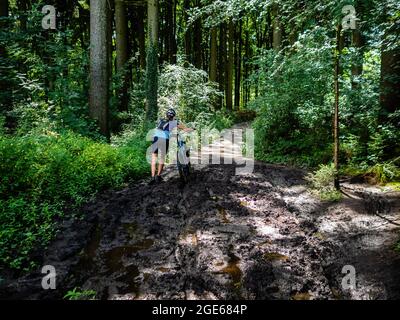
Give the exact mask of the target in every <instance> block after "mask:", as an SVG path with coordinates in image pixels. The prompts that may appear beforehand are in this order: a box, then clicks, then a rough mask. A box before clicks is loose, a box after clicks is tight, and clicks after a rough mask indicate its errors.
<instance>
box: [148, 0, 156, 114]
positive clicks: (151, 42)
mask: <svg viewBox="0 0 400 320" xmlns="http://www.w3.org/2000/svg"><path fill="white" fill-rule="evenodd" d="M147 22H148V27H147V29H148V48H147V63H146V92H147V104H146V108H147V110H146V120H147V121H154V120H156V118H157V113H158V105H157V91H158V0H148V2H147Z"/></svg>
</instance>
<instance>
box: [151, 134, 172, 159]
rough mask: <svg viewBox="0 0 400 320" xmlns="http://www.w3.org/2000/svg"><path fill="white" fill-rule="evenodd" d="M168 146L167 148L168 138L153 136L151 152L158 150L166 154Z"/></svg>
mask: <svg viewBox="0 0 400 320" xmlns="http://www.w3.org/2000/svg"><path fill="white" fill-rule="evenodd" d="M168 148H169V139H164V138H160V137H154V139H153V144H152V145H151V152H152V153H157V154H158V152H160V153H161V154H162V155H166V154H167V153H168Z"/></svg>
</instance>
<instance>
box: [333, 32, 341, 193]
mask: <svg viewBox="0 0 400 320" xmlns="http://www.w3.org/2000/svg"><path fill="white" fill-rule="evenodd" d="M341 31H342V29H341V25H338V26H337V30H336V50H335V74H334V86H335V108H334V119H333V139H334V151H333V162H334V166H335V170H336V174H335V181H334V183H335V188H336V190H339V189H340V185H339V174H338V171H339V75H340V53H341Z"/></svg>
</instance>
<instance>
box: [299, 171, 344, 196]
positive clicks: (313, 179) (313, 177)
mask: <svg viewBox="0 0 400 320" xmlns="http://www.w3.org/2000/svg"><path fill="white" fill-rule="evenodd" d="M335 175H336V170H335V168H334V166H333V164H330V165H321V166H320V167H319V169H318V170H317V171H315V172H313V173H309V174H308V175H307V176H306V180H307V181H308V182H309V183H310V185H311V188H312V192H313V193H314V194H316V195H317V196H319V197H320V198H321V200H324V201H339V200H340V199H341V198H342V194H341V193H340V191H337V190H336V189H335V187H334V178H335Z"/></svg>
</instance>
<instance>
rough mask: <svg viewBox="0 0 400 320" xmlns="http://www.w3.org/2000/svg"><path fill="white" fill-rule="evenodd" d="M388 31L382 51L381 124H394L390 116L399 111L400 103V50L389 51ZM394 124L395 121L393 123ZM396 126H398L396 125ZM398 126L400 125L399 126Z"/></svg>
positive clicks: (397, 48) (389, 32)
mask: <svg viewBox="0 0 400 320" xmlns="http://www.w3.org/2000/svg"><path fill="white" fill-rule="evenodd" d="M391 33H392V31H388V32H387V33H386V34H385V36H384V39H383V44H382V49H381V83H380V91H381V92H380V104H381V115H380V119H379V120H380V123H385V122H392V121H393V120H394V119H393V120H391V119H390V117H389V116H390V115H391V114H393V113H394V112H395V111H397V110H399V101H400V75H399V74H400V73H399V70H400V48H399V47H398V46H397V47H396V48H393V49H388V45H389V44H388V36H389V35H390V34H391ZM393 124H395V123H394V121H393ZM395 125H396V124H395ZM397 125H398V124H397Z"/></svg>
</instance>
